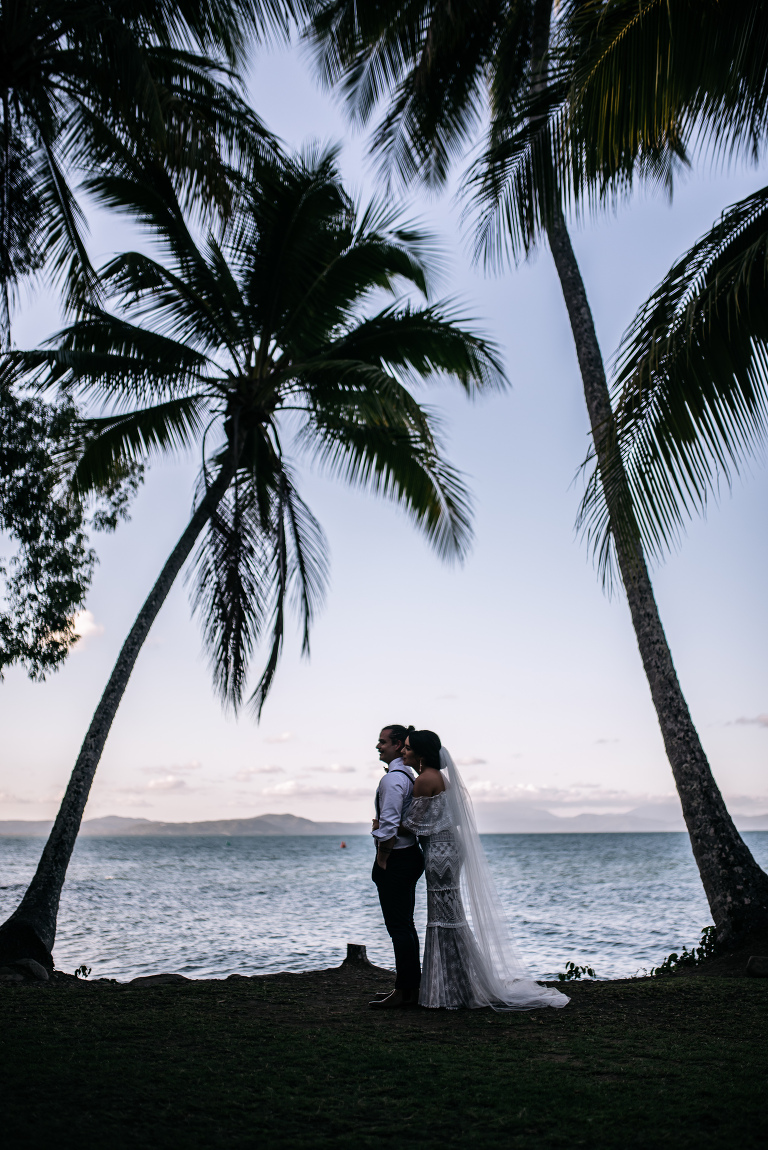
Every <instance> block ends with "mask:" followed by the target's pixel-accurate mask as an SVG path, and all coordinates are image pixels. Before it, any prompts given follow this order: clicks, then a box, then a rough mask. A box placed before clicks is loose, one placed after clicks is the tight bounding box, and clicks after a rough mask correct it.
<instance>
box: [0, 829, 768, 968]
mask: <svg viewBox="0 0 768 1150" xmlns="http://www.w3.org/2000/svg"><path fill="white" fill-rule="evenodd" d="M744 837H745V839H746V841H747V842H748V843H749V846H750V848H751V850H752V852H753V854H754V855H755V857H756V859H757V860H758V862H759V863H760V864H761V865H762V866H763V867H766V868H768V832H751V833H748V834H745V836H744ZM346 841H347V849H346V850H342V849H341V848H340V840H339V839H337V838H333V837H330V836H318V837H307V838H304V837H285V838H282V837H281V838H233V839H229V840H227V839H224V838H208V837H190V838H128V837H126V838H117V837H116V838H103V839H96V838H93V839H82V840H80V841H79V842H78V844H77V847H76V850H75V853H74V856H73V858H72V862H71V864H70V868H69V875H68V879H67V883H66V885H65V888H64V893H63V896H62V902H61V911H60V915H59V928H58V936H57V939H56V946H55V950H54V957H55V960H56V963H57V966H58V967H59V968H60V969H62V970H70V971H71V970H73V969H74V968H75V967H77V966H79V965H80V964H81V963H85V964H86V965H87V966H90V967H91V968H92V973H91V977H92V978H96V977H102V976H106V977H109V978H117V979H120V980H124V979H129V978H133V977H134V976H135V975H139V974H147V973H151V972H159V971H176V972H178V973H181V974H186V975H187V976H189V977H196V978H203V977H225V976H226V975H228V974H233V973H245V974H256V973H268V972H273V971H278V970H294V971H300V970H312V969H321V968H323V967H327V966H337V965H338V964H339V963H340V962H341V960H342V959H343V957H344V955H345V952H346V944H347V942H360V943H364V944H365V945H366V946H367V947H368V955H369V957H370V958H371V959H372V961H373V962H376V963H378V964H379V965H382V966H387V967H391V966H392V951H391V946H390V943H389V939H388V937H387V935H386V932H385V930H384V927H383V924H382V921H381V914H380V911H379V906H378V900H377V897H376V892H375V889H374V886H373V883H372V882H371V880H370V871H371V863H372V849H371V841H370V839H369V838H368V837H367V836H355V837H352V838H349V839H347V840H346ZM483 843H484V846H485V849H486V852H487V854H488V857H489V860H490V864H491V868H492V871H493V874H494V876H495V879H496V882H497V885H498V889H499V893H500V896H501V899H502V902H503V904H504V906H505V909H506V910H507V913H508V916H509V920H510V923H511V925H512V930H513V933H514V937H515V939H516V942H517V945H518V949H519V951H520V952H521V954H522V957H523V959H524V961H525V962H526V964H527V966H528V969H529V970H530V971H531V973H532V974H533V975H534V976H535V977H537V978H544V977H552V976H553V975H554V973H555V972H556V971H558V970H562V969H563V966H564V963H565V962H567V961H568V960H572V961H574V962H576V963H578V964H579V965H589V966H592V967H593V968H594V970H595V972H596V974H597V976H598V977H599V978H621V977H627V976H630V975H633V974H635V973H637V972H638V971H642V970H643V969H644V968H646V969H647V968H649V967H651V966H653V965H656V964H657V963H658V962H659V961H660V960H661V959H663V958H664V957H665V956H666V955H667V954H668V953H669V952H670V951H672V950H678V949H679V948H680V947H681V946H682V945H683V944H684V943H685V944H687V945H688V946H689V947H690V946H692V945H693V944H695V943H697V942H698V940H699V933H700V931H701V928H702V927H704V926H706V925H708V924H709V923H710V922H711V919H710V916H709V909H708V907H707V903H706V900H705V898H704V894H703V891H702V888H701V883H700V881H699V877H698V872H697V869H696V865H695V863H694V861H693V856H692V854H691V849H690V845H689V842H688V837H687V835H685V834H674V833H669V834H558V835H484V836H483ZM42 846H43V843H42V840H40V839H10V838H0V921H2V920H3V919H5V918H6V917H7V915H8V914H9V913H10V912H11V911H12V910H13V909H14V907H15V906H16V905H17V904H18V901H19V899H20V898H21V895H22V894H23V891H24V889H25V887H26V884H27V883H28V882H29V880H30V878H31V877H32V874H33V873H34V869H35V866H36V865H37V860H38V858H39V855H40V851H41V849H42ZM425 918H426V915H425V893H424V882H423V880H422V881H421V882H420V884H419V887H418V889H417V918H416V922H417V926H418V928H419V931H420V933H421V935H422V938H423V930H424V923H425Z"/></svg>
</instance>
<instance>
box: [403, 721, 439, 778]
mask: <svg viewBox="0 0 768 1150" xmlns="http://www.w3.org/2000/svg"><path fill="white" fill-rule="evenodd" d="M408 742H409V743H410V744H411V750H412V751H415V752H416V754H417V755H418V756H419V758H421V759H423V760H424V762H425V763H426V764H427V766H428V767H434V769H435V770H436V771H439V770H440V748H441V747H442V745H443V744H442V743H441V742H440V738H439V736H438V735H436V734H435V732H434V731H414V730H410V731H409V732H408Z"/></svg>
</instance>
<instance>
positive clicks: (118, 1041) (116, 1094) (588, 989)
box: [0, 967, 768, 1150]
mask: <svg viewBox="0 0 768 1150" xmlns="http://www.w3.org/2000/svg"><path fill="white" fill-rule="evenodd" d="M389 983H390V976H388V975H386V974H383V973H381V972H379V971H378V970H376V969H375V968H368V969H355V968H349V967H342V968H340V969H338V970H331V971H319V972H314V973H309V974H283V975H273V976H268V977H262V978H254V979H250V978H249V979H245V978H238V977H233V978H231V979H229V980H226V981H210V982H203V981H201V982H182V983H178V984H175V985H167V986H128V985H118V984H105V983H97V984H89V983H87V982H79V983H78V982H75V981H74V979H72V980H71V981H70V980H67V981H66V982H65V983H64V984H63V985H62V984H61V983H58V984H57V985H46V986H36V985H19V986H7V987H0V1033H1V1034H2V1046H3V1055H2V1072H1V1074H0V1081H2V1096H3V1100H2V1129H3V1135H4V1142H5V1145H7V1146H9V1147H10V1146H13V1147H46V1148H47V1147H51V1146H55V1147H78V1150H80V1148H86V1150H91V1148H100V1147H109V1148H110V1150H112V1148H118V1150H119V1148H120V1147H142V1148H145V1147H149V1148H152V1150H154V1148H156V1147H158V1148H163V1147H169V1148H170V1147H173V1148H176V1147H179V1148H181V1147H184V1148H185V1150H186V1148H197V1147H200V1148H203V1147H205V1148H206V1150H207V1148H209V1147H286V1148H288V1147H290V1148H291V1150H295V1148H299V1147H329V1148H331V1147H332V1148H334V1150H337V1148H343V1147H350V1148H353V1147H354V1148H358V1147H368V1146H370V1147H376V1148H377V1150H379V1148H381V1147H387V1148H388V1150H399V1148H400V1147H419V1148H432V1147H434V1148H437V1147H445V1146H456V1147H459V1146H460V1147H465V1146H471V1147H483V1148H486V1147H505V1148H507V1147H525V1148H529V1147H530V1148H531V1150H533V1148H536V1150H545V1148H547V1147H573V1146H587V1147H616V1148H625V1147H642V1148H644V1150H647V1148H654V1150H655V1148H656V1147H670V1148H672V1147H674V1148H675V1150H684V1148H685V1147H691V1148H696V1150H703V1148H706V1147H739V1148H746V1147H760V1148H761V1150H762V1148H764V1147H765V1146H766V1144H767V1143H768V1122H767V1121H766V1097H767V1096H768V1095H767V1092H766V1086H767V1085H768V1083H767V1082H766V1079H767V1077H768V1074H767V1069H768V1041H767V1036H768V981H766V980H753V979H747V978H743V977H740V978H733V977H732V978H715V977H706V976H701V975H698V976H686V975H678V976H672V977H669V978H662V979H644V980H638V981H625V982H603V983H587V984H576V985H572V986H571V987H569V988H568V990H569V993H571V994H572V996H573V997H572V1002H571V1004H570V1005H569V1006H567V1007H566V1008H565V1009H564V1010H562V1011H554V1010H539V1011H535V1012H532V1013H528V1014H495V1013H493V1012H492V1011H490V1010H481V1011H461V1012H458V1011H457V1012H447V1011H427V1010H418V1011H409V1012H399V1011H397V1012H396V1011H392V1012H386V1013H385V1012H381V1013H378V1014H377V1013H374V1012H373V1011H369V1010H368V1009H367V1006H366V1003H367V1000H368V998H369V996H370V995H371V994H372V993H373V992H375V991H377V990H380V989H382V988H386V987H387V986H388V985H389Z"/></svg>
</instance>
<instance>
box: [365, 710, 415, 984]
mask: <svg viewBox="0 0 768 1150" xmlns="http://www.w3.org/2000/svg"><path fill="white" fill-rule="evenodd" d="M407 734H408V731H407V729H406V728H405V727H403V726H401V725H399V724H392V725H390V726H388V727H384V728H383V730H382V732H381V734H380V735H379V741H378V744H377V750H378V752H379V758H380V760H381V761H382V762H383V763H384V764H385V771H386V774H385V775H384V777H383V779H382V780H381V782H380V783H379V786H378V790H377V792H376V818H375V819H374V824H373V830H372V832H371V834H372V835H373V840H374V842H375V844H376V859H375V861H374V864H373V872H372V874H371V877H372V879H373V881H374V883H375V884H376V889H377V890H378V893H379V902H380V903H381V910H382V914H383V915H384V925H385V926H386V928H387V932H388V934H389V936H390V938H391V939H392V947H393V950H394V952H395V968H396V977H395V991H394V994H392V995H390V996H389V997H388V998H385V999H383V1000H381V1001H380V1002H376V1003H371V1005H372V1006H376V1007H388V1006H409V1005H414V1006H415V1005H416V1003H417V1001H418V994H419V983H420V981H421V966H420V962H419V936H418V935H417V933H416V927H415V926H414V923H413V911H414V904H415V898H416V883H417V882H418V881H419V879H420V878H421V876H422V874H423V873H424V858H423V856H422V853H421V850H420V849H419V845H418V843H417V841H416V837H415V835H413V834H411V832H410V831H407V830H405V829H401V823H402V821H403V819H404V817H405V816H406V814H407V813H408V809H409V807H410V805H411V800H412V797H413V773H412V771H411V770H410V768H409V767H406V765H405V764H404V763H403V760H402V758H401V752H402V749H403V745H404V743H405V739H406V737H407Z"/></svg>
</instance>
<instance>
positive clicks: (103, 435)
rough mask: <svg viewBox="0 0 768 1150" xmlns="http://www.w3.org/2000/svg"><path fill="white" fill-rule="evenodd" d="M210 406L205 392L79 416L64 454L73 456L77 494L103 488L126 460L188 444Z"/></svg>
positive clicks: (201, 426) (197, 434)
mask: <svg viewBox="0 0 768 1150" xmlns="http://www.w3.org/2000/svg"><path fill="white" fill-rule="evenodd" d="M208 412H209V408H208V403H207V400H206V397H205V396H200V395H191V396H184V398H182V399H172V400H169V401H168V402H167V403H158V404H155V405H154V406H152V407H148V408H140V409H138V410H136V409H134V410H133V411H130V412H127V413H126V414H123V415H113V416H102V417H100V418H97V419H84V420H81V421H80V422H79V423H78V424H77V425H76V426H75V427H74V428H73V435H72V439H71V442H70V444H69V447H68V450H67V457H68V458H69V459H70V460H71V461H73V462H75V467H74V470H73V472H72V488H73V491H74V492H75V494H77V495H78V496H81V497H82V496H86V495H88V494H89V493H91V492H96V491H100V490H102V489H103V488H104V487H105V486H107V485H108V484H109V483H110V482H112V480H113V478H114V476H115V474H122V473H123V471H124V469H125V464H126V463H136V462H143V461H144V460H147V459H150V458H151V457H152V456H154V455H160V454H162V455H168V454H171V453H174V452H179V451H183V450H185V449H188V448H189V447H191V446H192V445H193V443H195V441H196V440H199V438H200V436H201V434H202V432H203V429H204V427H205V422H206V416H207V414H208Z"/></svg>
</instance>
